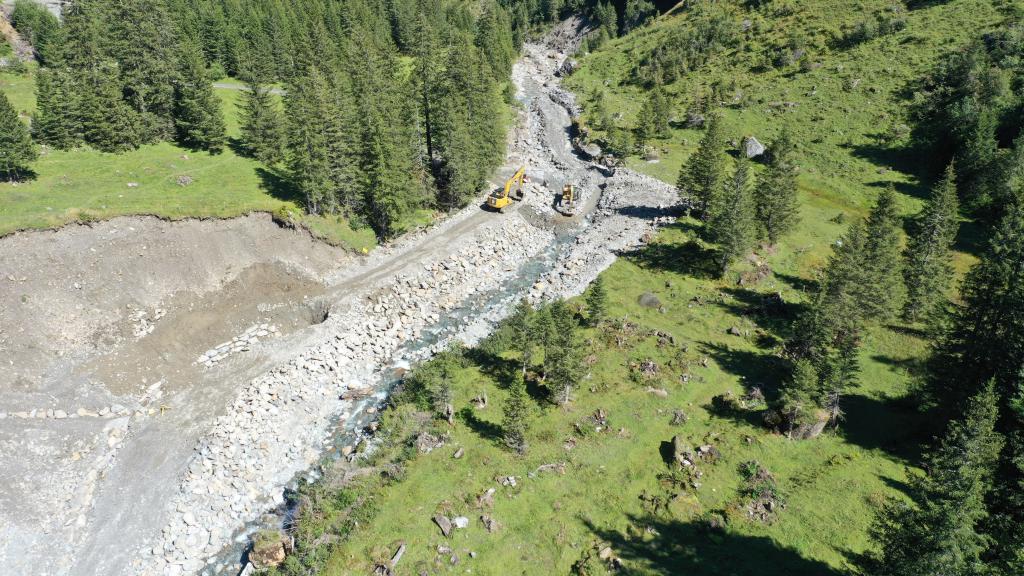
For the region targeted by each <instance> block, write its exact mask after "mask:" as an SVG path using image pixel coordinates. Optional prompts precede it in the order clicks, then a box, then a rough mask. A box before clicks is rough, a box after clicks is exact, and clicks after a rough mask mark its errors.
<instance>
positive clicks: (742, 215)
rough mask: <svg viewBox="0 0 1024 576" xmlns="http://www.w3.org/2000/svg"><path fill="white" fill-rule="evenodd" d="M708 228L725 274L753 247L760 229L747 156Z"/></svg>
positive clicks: (728, 186) (721, 270) (712, 216)
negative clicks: (755, 220) (758, 228)
mask: <svg viewBox="0 0 1024 576" xmlns="http://www.w3.org/2000/svg"><path fill="white" fill-rule="evenodd" d="M707 228H708V230H709V236H710V239H711V240H712V241H713V242H716V243H717V244H718V255H717V257H716V260H717V265H718V269H719V272H720V273H721V274H723V275H724V274H725V272H726V271H727V270H728V269H729V266H730V265H732V263H733V262H735V261H736V260H739V259H740V258H742V257H744V256H746V255H747V254H749V253H750V251H751V250H752V249H753V247H754V242H755V240H756V238H757V229H756V227H755V225H754V199H753V197H752V196H751V194H750V166H749V162H748V161H747V160H746V159H740V160H739V161H738V162H737V163H736V170H735V172H734V173H733V175H732V178H730V179H729V181H728V182H726V183H725V186H724V191H723V193H722V194H721V206H720V207H719V209H718V210H716V211H715V212H713V213H712V214H711V219H710V220H709V221H708V223H707Z"/></svg>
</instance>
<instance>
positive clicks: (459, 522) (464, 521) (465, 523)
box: [452, 516, 469, 529]
mask: <svg viewBox="0 0 1024 576" xmlns="http://www.w3.org/2000/svg"><path fill="white" fill-rule="evenodd" d="M452 525H454V526H455V527H456V528H459V529H463V528H469V518H466V517H465V516H456V517H455V518H452Z"/></svg>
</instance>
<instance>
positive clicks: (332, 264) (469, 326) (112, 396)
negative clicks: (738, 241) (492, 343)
mask: <svg viewBox="0 0 1024 576" xmlns="http://www.w3.org/2000/svg"><path fill="white" fill-rule="evenodd" d="M579 32H580V30H579V29H578V23H576V22H573V21H569V22H566V23H564V24H563V25H562V26H560V27H559V28H557V29H556V30H555V31H554V32H553V33H552V34H551V35H549V37H548V40H547V42H546V43H544V44H530V45H527V46H526V47H525V48H524V55H523V57H522V58H521V59H520V61H519V62H518V63H517V64H516V66H515V69H514V71H513V79H514V81H515V83H516V86H517V97H518V99H519V100H520V102H521V103H522V105H523V106H522V112H521V114H520V121H519V123H518V125H517V127H516V128H515V129H514V130H513V132H512V134H510V137H509V156H508V161H507V163H506V165H505V167H504V168H503V169H502V170H500V171H499V174H498V175H497V176H496V179H495V180H496V181H497V180H499V179H501V178H503V177H506V176H508V175H510V174H511V173H512V172H513V171H514V170H515V169H516V168H518V167H519V166H521V165H526V167H527V174H528V175H529V177H530V182H529V183H528V184H527V186H526V196H525V198H524V200H523V201H522V202H520V203H518V204H517V205H516V209H515V210H513V211H511V212H509V213H506V214H497V213H493V212H488V211H484V210H481V208H480V206H479V205H472V206H469V207H467V208H466V209H464V210H462V211H461V212H459V213H457V214H455V215H453V216H451V217H450V218H448V219H446V220H445V221H443V222H442V223H440V224H438V225H436V226H434V227H433V228H431V229H429V230H426V231H424V232H420V233H416V234H413V235H409V236H406V237H404V238H403V239H401V240H400V241H398V242H396V243H395V244H392V245H390V246H388V247H384V248H381V249H378V250H377V251H375V252H374V253H372V254H370V255H369V256H368V257H365V258H357V257H353V256H349V255H346V254H345V253H343V252H341V251H338V250H336V249H333V248H330V247H328V246H324V245H322V244H318V243H316V242H315V241H313V240H311V239H310V238H309V237H308V236H307V235H305V234H304V233H302V232H299V231H293V230H287V229H282V228H279V227H277V226H276V225H275V224H274V223H273V222H272V221H271V220H270V218H269V217H267V216H264V215H253V216H248V217H245V218H239V219H235V220H230V221H184V222H163V221H160V220H157V219H154V218H120V219H116V220H112V221H110V222H105V223H102V224H96V225H93V226H70V227H66V228H63V229H61V230H59V231H55V232H31V233H23V234H16V235H13V236H10V237H8V238H5V239H2V240H0V262H2V263H3V266H2V271H0V272H2V274H0V302H2V303H3V306H2V308H0V363H2V365H3V366H4V370H3V371H2V372H0V390H3V391H4V394H2V395H0V566H4V570H5V571H7V572H8V573H12V574H33V575H36V574H39V575H41V574H73V575H93V574H153V575H157V574H195V573H211V574H212V573H218V572H225V571H226V570H227V568H226V567H225V566H224V565H223V564H219V563H218V561H217V558H218V557H219V556H218V555H219V553H220V552H221V551H222V550H223V549H224V548H225V547H226V546H228V545H230V543H231V542H232V541H233V539H234V538H235V536H236V535H237V533H238V530H239V529H241V528H242V527H243V526H245V525H246V523H249V522H251V521H253V520H254V519H255V518H257V517H258V516H260V515H261V514H262V513H263V512H264V511H266V510H268V509H270V508H273V507H274V506H275V505H276V504H278V503H280V501H281V499H282V491H283V487H284V486H285V485H286V484H287V483H288V482H289V480H291V479H292V478H293V477H294V476H295V475H296V474H297V473H299V472H301V471H303V470H306V469H308V468H309V467H310V466H312V465H314V464H315V463H316V462H317V461H318V460H319V459H320V458H321V456H322V453H323V449H324V447H325V445H326V444H328V443H329V439H330V436H331V434H332V432H333V430H334V429H335V428H336V426H337V425H338V422H339V419H340V421H341V422H342V423H344V422H345V421H346V420H347V419H349V418H351V417H352V416H353V414H354V411H355V410H357V409H360V408H361V406H362V405H354V404H353V400H351V398H352V396H353V395H354V394H353V393H354V392H368V391H370V390H369V389H370V388H371V387H372V386H374V385H375V384H376V383H377V382H379V375H380V374H381V373H382V371H385V370H387V369H388V368H389V367H391V366H394V365H395V364H396V363H399V362H404V361H414V360H417V359H418V355H422V354H426V353H429V351H430V350H431V349H433V350H436V349H437V348H438V347H441V346H444V345H445V344H446V343H447V341H448V340H450V339H453V338H459V339H462V340H464V341H468V342H471V341H473V340H475V339H477V338H479V337H480V336H482V335H484V334H486V331H487V330H488V329H489V327H490V325H491V323H492V322H494V321H496V320H498V319H500V318H501V317H502V316H503V315H504V314H505V313H506V312H507V311H508V309H509V306H510V305H511V304H512V303H513V302H514V301H515V300H517V299H518V298H522V297H524V296H527V297H529V298H531V299H533V300H541V299H544V298H551V297H564V296H571V295H574V294H578V293H580V292H582V291H583V289H584V288H585V287H586V285H587V284H588V283H589V282H590V281H591V280H593V278H594V277H596V275H597V274H598V273H599V272H600V271H601V270H603V269H604V268H606V267H607V266H608V265H610V264H611V262H612V261H613V260H614V258H615V254H616V253H618V252H619V251H621V250H625V249H628V248H631V247H633V246H635V245H637V244H639V243H641V242H642V239H643V238H644V237H645V235H646V234H649V233H650V232H651V230H652V229H653V228H654V227H655V226H656V225H657V224H658V223H660V222H662V221H664V219H665V217H666V216H668V215H669V214H671V212H672V207H673V205H674V204H675V203H676V193H675V191H674V189H673V188H672V187H670V186H667V185H665V184H664V183H661V182H659V181H656V180H654V179H651V178H648V177H645V176H641V175H639V174H636V173H633V172H631V171H628V170H624V169H619V170H618V171H616V172H615V174H614V175H612V176H606V175H605V173H604V172H602V171H601V170H600V169H598V168H597V167H596V166H595V165H593V164H591V163H590V162H589V161H586V160H583V159H581V158H580V157H578V156H577V155H576V154H574V152H573V150H572V147H571V145H570V141H569V134H570V126H571V120H570V115H571V113H573V112H574V110H573V108H574V105H573V100H572V97H571V95H570V94H568V93H565V92H563V91H562V90H561V89H560V88H559V87H558V81H557V78H556V76H555V70H557V69H558V68H559V66H561V64H562V62H563V61H564V59H565V58H566V54H565V52H566V51H569V50H571V49H572V48H573V44H574V43H575V40H576V39H577V38H578V37H579ZM567 182H572V183H574V184H575V185H576V186H577V188H578V189H580V190H581V191H582V192H583V193H584V198H583V209H581V210H580V212H579V213H578V214H577V215H576V216H575V217H573V218H566V217H564V216H561V215H559V214H557V213H556V212H555V211H554V210H553V209H552V205H553V203H554V199H555V194H556V192H558V191H560V190H561V188H562V184H563V183H567ZM439 326H443V327H445V329H446V330H445V331H444V332H443V336H442V337H441V338H439V339H437V338H436V337H435V338H434V339H432V340H431V345H430V346H428V347H424V348H421V349H417V348H416V347H415V346H413V345H414V344H415V343H416V342H420V341H422V339H423V338H424V336H425V334H426V333H427V332H432V333H433V332H435V331H436V328H437V327H439ZM435 340H436V341H435ZM414 349H417V350H419V351H418V352H416V353H412V352H410V350H414ZM346 398H348V399H346Z"/></svg>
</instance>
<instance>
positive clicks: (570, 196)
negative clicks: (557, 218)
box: [555, 184, 578, 216]
mask: <svg viewBox="0 0 1024 576" xmlns="http://www.w3.org/2000/svg"><path fill="white" fill-rule="evenodd" d="M577 200H578V199H577V198H576V186H574V185H572V184H566V185H565V186H562V196H561V198H559V199H558V203H557V204H555V210H557V211H558V212H559V213H561V214H562V215H564V216H575V215H576V202H577Z"/></svg>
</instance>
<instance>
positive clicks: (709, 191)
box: [676, 113, 725, 219]
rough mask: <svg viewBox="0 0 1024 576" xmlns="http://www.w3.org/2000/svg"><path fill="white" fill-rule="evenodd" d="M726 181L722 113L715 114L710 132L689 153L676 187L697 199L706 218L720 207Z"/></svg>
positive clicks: (712, 117)
mask: <svg viewBox="0 0 1024 576" xmlns="http://www.w3.org/2000/svg"><path fill="white" fill-rule="evenodd" d="M723 181H725V132H724V128H723V126H722V116H721V115H720V114H717V113H715V114H712V115H711V117H710V119H709V121H708V127H707V131H706V132H705V133H704V137H703V138H701V141H700V145H699V146H698V148H697V151H696V152H695V153H694V154H693V155H692V156H690V158H689V160H687V162H686V164H684V165H683V168H682V170H680V172H679V179H678V180H677V182H676V187H677V188H679V191H680V193H681V194H683V195H684V196H689V197H690V198H693V199H694V200H696V201H697V205H698V207H699V208H700V209H701V210H702V211H703V213H704V218H705V219H707V218H708V217H709V216H710V215H711V214H712V213H714V211H715V210H716V208H717V206H718V201H719V198H720V194H721V190H722V182H723Z"/></svg>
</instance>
